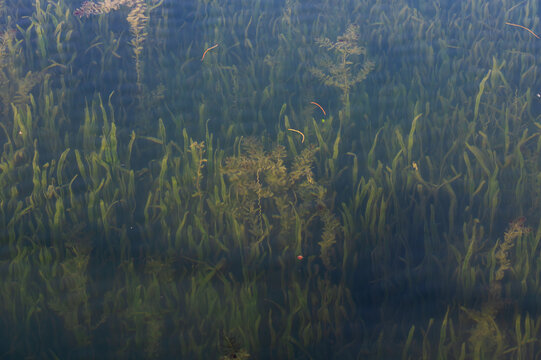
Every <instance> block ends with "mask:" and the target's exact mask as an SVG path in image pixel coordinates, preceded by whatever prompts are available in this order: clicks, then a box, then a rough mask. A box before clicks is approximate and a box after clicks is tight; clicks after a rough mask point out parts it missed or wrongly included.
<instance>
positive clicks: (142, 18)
mask: <svg viewBox="0 0 541 360" xmlns="http://www.w3.org/2000/svg"><path fill="white" fill-rule="evenodd" d="M162 1H163V0H161V1H157V2H156V3H155V4H154V5H152V6H151V7H150V8H149V7H148V6H147V4H146V2H145V1H143V0H103V1H100V2H94V1H85V2H83V3H82V5H81V7H79V8H78V9H76V10H75V11H74V12H73V14H74V15H75V16H78V17H83V16H84V17H88V16H90V15H100V14H107V13H109V12H111V11H114V10H118V9H119V8H120V7H121V6H127V7H129V8H131V10H130V12H129V13H128V16H127V17H126V20H127V21H128V23H129V24H130V32H131V35H132V38H131V41H130V45H131V46H132V47H133V54H134V57H135V72H136V73H137V88H138V89H139V90H141V89H142V76H143V62H142V60H141V53H142V52H143V43H144V42H145V40H146V38H147V36H148V31H147V25H148V20H149V16H148V13H149V12H150V11H151V10H152V9H154V8H156V7H158V6H160V5H161V3H162Z"/></svg>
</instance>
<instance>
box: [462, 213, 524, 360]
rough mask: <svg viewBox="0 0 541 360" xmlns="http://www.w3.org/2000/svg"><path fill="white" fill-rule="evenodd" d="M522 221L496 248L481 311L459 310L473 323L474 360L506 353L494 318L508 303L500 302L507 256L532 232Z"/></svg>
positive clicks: (509, 265) (513, 224)
mask: <svg viewBox="0 0 541 360" xmlns="http://www.w3.org/2000/svg"><path fill="white" fill-rule="evenodd" d="M524 220H525V219H524V218H523V217H521V218H518V219H515V220H513V221H512V222H511V223H509V226H508V228H507V230H506V231H505V233H504V239H503V242H502V243H500V244H497V245H496V249H495V253H494V259H495V260H496V265H497V269H495V271H494V276H493V278H492V279H491V281H490V284H489V289H488V299H487V300H485V302H484V303H483V304H482V305H481V309H480V310H479V311H476V310H472V309H467V308H464V307H462V310H463V311H464V312H465V313H466V314H467V315H468V317H470V318H471V319H472V320H474V321H475V323H476V325H475V327H474V328H473V330H472V332H471V335H470V337H469V342H470V344H471V346H472V350H473V353H474V357H475V358H478V357H479V355H480V354H483V353H484V354H485V355H486V354H491V355H492V357H496V356H498V355H500V354H502V353H504V351H505V348H504V347H505V346H506V342H505V336H504V332H503V331H502V330H500V326H499V325H498V322H497V320H496V317H497V315H498V314H499V313H500V312H501V310H502V308H503V306H504V305H505V303H506V302H507V301H506V300H505V299H504V298H503V294H502V283H503V279H504V276H505V274H506V273H507V272H508V271H509V270H512V269H513V265H512V263H511V259H510V254H509V253H510V251H511V249H512V248H513V247H514V246H515V243H516V241H517V239H519V238H520V237H521V236H523V235H527V234H529V233H530V232H531V228H529V227H526V226H524Z"/></svg>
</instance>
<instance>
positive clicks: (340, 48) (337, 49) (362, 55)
mask: <svg viewBox="0 0 541 360" xmlns="http://www.w3.org/2000/svg"><path fill="white" fill-rule="evenodd" d="M316 43H317V44H318V45H319V46H320V47H323V48H326V49H327V50H328V52H330V53H331V54H330V55H329V54H323V55H322V57H321V58H319V59H317V66H315V67H312V68H310V72H311V73H312V74H313V75H314V76H316V77H317V78H318V79H319V80H321V81H323V83H324V84H325V85H328V86H334V87H336V88H338V89H340V90H341V91H342V97H341V98H342V104H343V106H344V109H345V113H346V118H347V119H349V118H350V116H351V110H350V107H351V106H350V102H349V94H350V92H351V89H352V88H353V87H354V86H355V85H356V84H358V83H360V82H361V81H363V80H364V79H366V77H367V76H368V74H369V73H370V72H371V71H372V70H373V69H374V66H375V65H374V63H373V62H372V61H370V60H368V59H366V48H364V47H363V46H360V45H359V27H358V26H356V25H349V26H348V28H347V29H346V31H345V32H344V34H343V35H341V36H338V37H337V39H336V41H335V42H332V41H331V40H330V39H328V38H317V39H316ZM355 59H356V60H357V61H354V60H355Z"/></svg>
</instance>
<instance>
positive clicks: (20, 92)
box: [0, 30, 45, 116]
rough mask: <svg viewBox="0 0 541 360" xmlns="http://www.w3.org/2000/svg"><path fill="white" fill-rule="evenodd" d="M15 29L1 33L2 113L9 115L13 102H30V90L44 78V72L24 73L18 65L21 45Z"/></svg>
mask: <svg viewBox="0 0 541 360" xmlns="http://www.w3.org/2000/svg"><path fill="white" fill-rule="evenodd" d="M15 40H16V39H15V31H13V30H6V31H4V32H3V33H1V34H0V99H1V100H2V115H4V116H7V115H8V113H9V110H10V109H11V106H10V105H11V104H12V103H13V105H22V104H28V103H29V102H30V97H29V94H30V91H31V90H32V89H33V88H34V87H35V86H36V85H37V84H38V83H40V82H41V81H42V80H43V78H44V75H45V74H44V72H39V73H35V72H32V71H28V72H27V73H26V75H23V73H22V69H20V67H18V66H16V64H18V63H20V62H21V59H20V46H19V43H18V42H17V41H15Z"/></svg>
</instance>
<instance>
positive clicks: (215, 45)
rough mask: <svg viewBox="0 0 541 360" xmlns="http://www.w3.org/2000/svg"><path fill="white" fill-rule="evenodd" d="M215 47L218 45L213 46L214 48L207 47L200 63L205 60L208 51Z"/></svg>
mask: <svg viewBox="0 0 541 360" xmlns="http://www.w3.org/2000/svg"><path fill="white" fill-rule="evenodd" d="M215 47H218V44H216V45H214V46H211V47H209V48H208V49H207V50H205V52H204V53H203V56H201V61H203V59H204V58H205V55H207V52H208V51H209V50H212V49H214V48H215Z"/></svg>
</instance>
